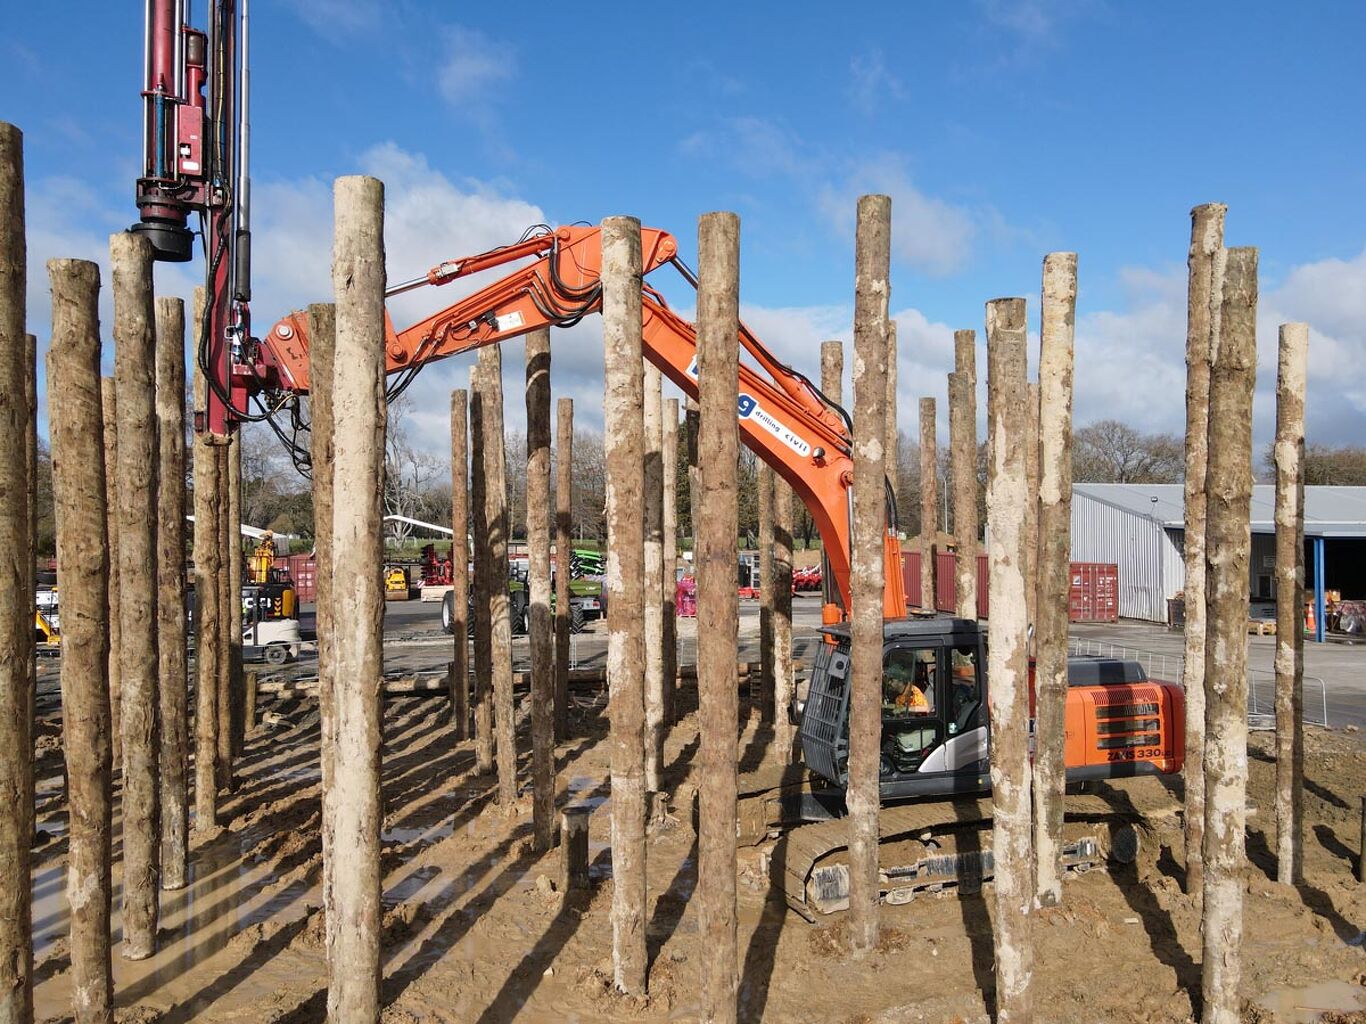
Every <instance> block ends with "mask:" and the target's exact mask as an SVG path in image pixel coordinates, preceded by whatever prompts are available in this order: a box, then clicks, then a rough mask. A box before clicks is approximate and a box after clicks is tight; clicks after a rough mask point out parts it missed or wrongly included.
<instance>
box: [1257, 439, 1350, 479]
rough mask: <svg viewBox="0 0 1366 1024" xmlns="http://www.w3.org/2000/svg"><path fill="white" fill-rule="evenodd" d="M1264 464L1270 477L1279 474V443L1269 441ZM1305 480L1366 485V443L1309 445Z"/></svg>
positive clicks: (1305, 463)
mask: <svg viewBox="0 0 1366 1024" xmlns="http://www.w3.org/2000/svg"><path fill="white" fill-rule="evenodd" d="M1262 466H1263V468H1264V469H1265V470H1266V475H1267V477H1268V478H1269V479H1275V476H1276V446H1275V444H1274V443H1272V444H1268V445H1267V446H1266V450H1265V451H1264V452H1263V453H1262ZM1303 467H1304V468H1303V479H1304V483H1306V484H1308V485H1311V486H1333V485H1336V486H1340V487H1361V486H1363V485H1366V447H1361V446H1359V445H1342V446H1341V447H1338V448H1334V447H1332V446H1330V445H1326V444H1311V445H1306V446H1305V449H1304V462H1303Z"/></svg>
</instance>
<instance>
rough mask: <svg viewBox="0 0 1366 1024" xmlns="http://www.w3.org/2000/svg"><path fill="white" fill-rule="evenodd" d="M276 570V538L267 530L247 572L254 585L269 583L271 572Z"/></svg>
mask: <svg viewBox="0 0 1366 1024" xmlns="http://www.w3.org/2000/svg"><path fill="white" fill-rule="evenodd" d="M273 568H275V537H274V535H273V534H272V533H271V532H270V531H269V530H267V531H266V532H265V534H264V535H263V536H262V537H261V542H260V543H259V544H257V545H256V550H255V551H253V552H252V553H251V559H250V561H249V562H248V563H247V571H248V574H249V575H250V576H251V582H252V583H269V582H270V571H271V569H273Z"/></svg>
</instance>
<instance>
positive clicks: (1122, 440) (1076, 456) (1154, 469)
mask: <svg viewBox="0 0 1366 1024" xmlns="http://www.w3.org/2000/svg"><path fill="white" fill-rule="evenodd" d="M1073 442H1074V448H1073V450H1072V475H1073V478H1074V479H1075V480H1077V481H1078V482H1082V481H1085V482H1087V483H1098V484H1100V483H1105V484H1170V483H1180V482H1181V478H1182V474H1183V473H1184V471H1185V454H1184V448H1183V446H1182V443H1181V439H1180V438H1178V437H1175V436H1173V435H1171V434H1144V433H1142V432H1141V431H1138V430H1135V429H1134V428H1133V427H1131V426H1129V425H1128V424H1127V423H1121V422H1120V421H1119V420H1101V421H1100V422H1098V423H1092V424H1090V425H1089V426H1085V427H1082V428H1081V429H1080V430H1078V431H1077V432H1076V435H1075V437H1074V439H1073Z"/></svg>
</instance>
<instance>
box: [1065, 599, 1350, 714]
mask: <svg viewBox="0 0 1366 1024" xmlns="http://www.w3.org/2000/svg"><path fill="white" fill-rule="evenodd" d="M1071 636H1072V638H1073V641H1074V646H1075V647H1076V648H1077V649H1079V650H1080V651H1081V652H1082V653H1094V654H1105V653H1110V652H1111V651H1112V650H1113V651H1114V652H1115V653H1121V654H1124V653H1125V652H1128V653H1127V654H1125V656H1127V657H1134V658H1138V659H1139V660H1141V661H1143V663H1144V664H1145V665H1146V666H1147V668H1148V673H1149V675H1151V676H1154V677H1156V678H1161V679H1170V680H1173V681H1179V680H1180V679H1181V666H1182V643H1183V641H1182V636H1181V633H1180V632H1178V631H1174V630H1169V629H1167V628H1166V627H1165V626H1159V625H1154V624H1152V623H1147V622H1144V623H1139V622H1128V621H1126V622H1121V623H1117V624H1113V625H1112V624H1100V623H1087V624H1082V623H1075V624H1073V626H1072V628H1071ZM1247 647H1248V696H1249V703H1250V704H1251V705H1252V706H1251V708H1250V710H1251V711H1252V712H1253V713H1254V714H1255V715H1257V716H1259V718H1260V716H1261V715H1265V714H1270V713H1271V712H1272V710H1273V708H1272V696H1273V689H1274V685H1275V672H1274V667H1273V659H1274V657H1275V652H1276V638H1275V637H1274V636H1249V637H1248V638H1247ZM1304 705H1305V721H1306V722H1313V723H1318V724H1323V721H1324V716H1325V709H1326V715H1327V724H1328V725H1330V726H1332V727H1334V728H1342V727H1343V726H1347V725H1355V726H1366V644H1354V643H1344V642H1338V641H1330V642H1328V643H1323V644H1316V643H1313V642H1311V641H1308V640H1306V641H1305V644H1304Z"/></svg>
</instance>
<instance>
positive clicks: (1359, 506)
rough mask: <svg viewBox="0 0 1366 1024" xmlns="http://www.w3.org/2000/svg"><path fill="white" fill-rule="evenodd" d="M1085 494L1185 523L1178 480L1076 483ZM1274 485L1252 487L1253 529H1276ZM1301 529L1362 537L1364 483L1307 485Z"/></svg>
mask: <svg viewBox="0 0 1366 1024" xmlns="http://www.w3.org/2000/svg"><path fill="white" fill-rule="evenodd" d="M1072 492H1073V494H1079V495H1085V496H1086V497H1088V498H1091V499H1093V500H1095V501H1100V502H1104V503H1105V504H1107V505H1111V506H1113V507H1115V508H1118V509H1122V510H1123V511H1126V512H1131V513H1133V514H1134V515H1138V516H1143V517H1144V518H1147V519H1154V520H1156V521H1157V522H1159V523H1161V524H1162V525H1163V526H1164V527H1167V528H1168V529H1178V530H1179V529H1182V528H1184V526H1185V488H1184V486H1183V485H1182V484H1076V485H1074V486H1073V488H1072ZM1275 509H1276V488H1275V487H1274V486H1273V485H1271V484H1253V486H1252V532H1253V533H1275V532H1276V519H1275ZM1304 532H1305V535H1306V536H1308V537H1366V487H1306V488H1305V489H1304Z"/></svg>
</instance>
